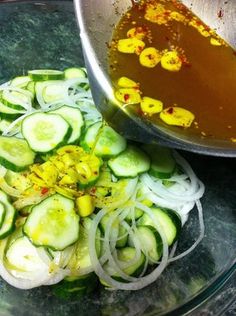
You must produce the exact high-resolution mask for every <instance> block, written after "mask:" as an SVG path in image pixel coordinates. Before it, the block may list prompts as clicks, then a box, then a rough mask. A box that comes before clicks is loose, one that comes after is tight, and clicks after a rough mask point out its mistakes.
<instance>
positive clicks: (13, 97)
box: [2, 90, 33, 111]
mask: <svg viewBox="0 0 236 316" xmlns="http://www.w3.org/2000/svg"><path fill="white" fill-rule="evenodd" d="M32 99H33V95H32V94H31V92H30V91H27V90H22V91H14V90H4V91H3V93H2V102H3V104H5V105H6V106H8V107H10V108H12V109H14V110H19V111H21V110H26V109H28V108H30V107H31V106H32Z"/></svg>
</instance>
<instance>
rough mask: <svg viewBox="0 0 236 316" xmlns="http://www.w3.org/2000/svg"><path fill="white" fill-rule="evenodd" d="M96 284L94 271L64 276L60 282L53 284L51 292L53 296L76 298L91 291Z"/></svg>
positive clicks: (66, 298) (96, 279)
mask: <svg viewBox="0 0 236 316" xmlns="http://www.w3.org/2000/svg"><path fill="white" fill-rule="evenodd" d="M97 286H98V278H97V276H96V275H95V273H90V274H88V275H85V276H83V277H66V278H65V279H64V280H62V281H61V282H60V283H58V284H55V285H53V286H52V287H51V288H52V292H53V294H54V295H55V296H57V297H59V298H62V299H65V300H68V299H78V298H80V297H83V296H84V295H88V294H90V293H92V292H93V291H94V290H95V289H96V288H97Z"/></svg>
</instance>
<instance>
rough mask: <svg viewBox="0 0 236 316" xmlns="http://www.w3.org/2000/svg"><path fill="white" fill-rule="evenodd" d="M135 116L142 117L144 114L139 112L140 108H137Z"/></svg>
mask: <svg viewBox="0 0 236 316" xmlns="http://www.w3.org/2000/svg"><path fill="white" fill-rule="evenodd" d="M137 115H139V116H144V112H143V111H142V110H141V108H140V107H139V108H137Z"/></svg>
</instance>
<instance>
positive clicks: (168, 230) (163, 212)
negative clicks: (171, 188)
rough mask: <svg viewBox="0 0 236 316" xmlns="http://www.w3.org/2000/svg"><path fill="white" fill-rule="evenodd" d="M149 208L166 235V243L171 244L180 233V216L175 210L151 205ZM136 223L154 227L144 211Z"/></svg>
mask: <svg viewBox="0 0 236 316" xmlns="http://www.w3.org/2000/svg"><path fill="white" fill-rule="evenodd" d="M151 210H152V212H153V215H154V217H155V218H156V219H157V222H159V223H160V225H161V227H162V229H163V231H164V233H165V235H166V238H167V242H168V245H169V246H170V245H172V244H173V243H174V242H175V241H176V240H177V239H178V237H179V235H180V232H181V227H182V224H181V218H180V217H179V215H178V214H177V213H176V212H175V211H173V210H170V209H162V208H158V207H152V208H151ZM138 224H139V225H150V226H153V227H156V226H155V224H154V223H153V221H152V219H151V218H150V216H149V215H147V214H146V213H145V214H144V215H143V216H142V217H141V218H140V219H139V220H138Z"/></svg>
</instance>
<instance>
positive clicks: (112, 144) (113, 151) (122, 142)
mask: <svg viewBox="0 0 236 316" xmlns="http://www.w3.org/2000/svg"><path fill="white" fill-rule="evenodd" d="M125 148H126V139H125V138H124V137H122V136H121V135H119V134H118V133H117V132H116V131H115V130H114V129H113V128H111V127H110V126H103V127H102V128H101V129H100V131H99V133H98V136H97V140H95V147H94V149H93V152H94V154H95V155H96V156H99V157H112V156H116V155H118V154H119V153H121V152H122V151H124V150H125Z"/></svg>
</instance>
